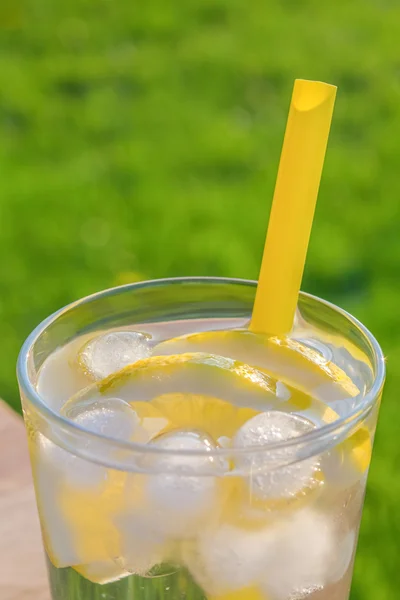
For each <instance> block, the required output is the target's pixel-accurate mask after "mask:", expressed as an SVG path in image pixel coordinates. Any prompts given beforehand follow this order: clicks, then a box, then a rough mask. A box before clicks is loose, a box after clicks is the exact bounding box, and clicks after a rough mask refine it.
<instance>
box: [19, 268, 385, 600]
mask: <svg viewBox="0 0 400 600" xmlns="http://www.w3.org/2000/svg"><path fill="white" fill-rule="evenodd" d="M255 289H256V282H252V281H245V280H235V279H220V278H180V279H169V280H157V281H149V282H143V283H138V284H132V285H126V286H122V287H118V288H114V289H110V290H106V291H103V292H99V293H98V294H94V295H93V296H90V297H87V298H84V299H82V300H79V301H77V302H75V303H73V304H71V305H69V306H67V307H66V308H63V309H61V310H60V311H58V312H56V313H55V314H53V315H52V316H50V317H49V318H48V319H46V320H45V321H44V322H43V323H41V324H40V325H39V326H38V327H37V328H36V329H35V330H34V331H33V333H32V334H31V335H30V336H29V338H28V339H27V340H26V342H25V344H24V346H23V348H22V350H21V353H20V356H19V360H18V380H19V385H20V390H21V398H22V407H23V412H24V419H25V424H26V428H27V433H28V439H29V448H30V454H31V462H32V470H33V476H34V482H35V490H36V496H37V504H38V510H39V515H40V520H41V526H42V532H43V541H44V545H45V548H46V553H47V557H48V569H49V580H50V587H51V592H52V598H53V600H133V599H135V600H178V599H179V600H186V599H187V600H197V599H198V600H200V599H202V598H206V599H208V600H211V599H213V600H214V599H221V600H222V599H223V600H300V599H304V598H308V599H309V600H346V599H347V598H348V594H349V589H350V583H351V575H352V568H353V559H354V552H355V547H356V542H357V535H358V528H359V523H360V518H361V512H362V504H363V499H364V492H365V485H366V479H367V472H368V466H369V459H370V453H371V448H372V442H373V437H374V432H375V427H376V421H377V415H378V409H379V404H380V398H381V393H382V388H383V383H384V377H385V366H384V359H383V356H382V352H381V349H380V347H379V345H378V343H377V341H376V340H375V338H374V337H373V336H372V335H371V333H370V332H369V331H368V330H367V329H366V328H365V327H364V326H363V325H362V324H361V323H359V322H358V321H357V320H356V319H355V318H353V317H352V316H350V315H349V314H348V313H346V312H345V311H343V310H342V309H340V308H338V307H336V306H334V305H332V304H330V303H328V302H325V301H324V300H321V299H318V298H315V297H313V296H310V295H307V294H304V293H302V294H301V295H300V298H299V304H298V311H297V315H296V320H295V325H294V329H293V332H292V334H291V336H290V338H291V339H292V340H295V343H296V344H297V346H299V344H300V345H301V348H302V350H301V353H302V356H306V358H307V356H308V355H310V356H312V357H314V358H313V361H314V363H315V362H316V363H317V364H318V368H319V369H321V370H322V371H323V370H324V369H325V368H326V365H330V366H329V368H330V369H332V365H333V368H334V369H336V370H337V372H338V373H340V374H341V375H340V376H338V377H339V379H338V381H339V380H340V381H342V380H343V381H350V382H351V383H350V386H352V388H351V389H352V390H354V389H356V391H357V393H354V391H353V392H352V393H350V392H349V393H346V389H345V388H346V386H345V385H344V384H343V385H344V388H343V389H342V388H340V385H341V384H340V381H339V384H338V386H337V387H336V388H334V389H337V390H339V389H341V393H340V394H339V393H338V397H336V396H335V395H333V396H332V388H329V390H328V388H325V387H324V386H320V387H319V388H318V393H319V394H320V399H322V402H320V400H318V402H320V406H323V407H324V408H323V410H322V413H321V414H322V417H321V419H322V420H321V424H320V425H321V426H319V427H317V428H315V429H312V430H311V431H308V430H307V431H305V432H304V433H302V432H300V434H299V435H297V436H296V437H291V438H290V439H288V440H282V441H279V440H278V441H276V440H274V441H268V439H266V441H265V443H263V444H261V445H252V444H250V445H244V446H240V445H239V446H238V445H236V446H235V445H233V446H232V445H229V444H227V445H226V444H224V443H222V442H221V444H220V447H216V446H213V445H209V446H208V447H207V448H206V449H196V447H188V448H186V447H184V446H182V447H181V448H178V447H175V446H172V447H168V444H167V445H165V444H164V446H163V445H161V446H160V445H158V444H152V443H147V444H145V443H141V442H133V441H126V440H121V439H117V438H116V437H110V436H106V435H103V434H102V433H101V432H99V431H97V430H93V429H91V428H90V427H85V426H82V425H81V424H79V423H77V422H74V421H72V420H69V419H67V418H66V417H65V416H63V415H62V414H60V413H59V411H58V409H57V407H60V406H62V405H63V403H64V401H65V399H66V396H68V394H67V393H66V390H65V389H63V386H64V383H63V380H62V378H60V380H59V386H58V387H57V385H56V386H55V387H54V389H53V392H52V394H53V395H52V397H51V402H49V401H48V398H47V399H46V402H44V400H43V398H42V397H41V395H40V393H39V392H38V378H40V370H41V367H42V365H43V364H44V363H45V361H46V359H48V358H49V357H51V356H52V355H53V354H54V352H55V351H57V349H59V348H61V347H63V346H65V345H66V344H68V343H71V342H73V341H74V340H76V339H77V338H78V337H79V336H87V335H88V334H90V333H91V332H97V331H99V330H101V331H104V330H108V329H115V328H118V329H124V328H127V327H130V326H139V325H140V328H141V330H146V328H147V327H148V328H149V329H150V330H151V331H157V330H159V331H162V332H167V333H165V334H164V333H162V334H161V336H163V335H164V337H173V336H175V335H179V334H181V333H185V332H195V331H197V330H199V328H200V329H203V330H204V329H206V330H207V329H208V330H210V329H229V328H232V327H233V326H236V327H237V326H241V327H244V326H245V325H246V323H247V322H248V320H249V318H250V315H251V310H252V306H253V302H254V296H255ZM297 346H296V347H297ZM315 357H317V359H316V361H315ZM249 363H250V360H249ZM250 364H251V363H250ZM335 372H336V371H335ZM297 375H298V377H300V379H301V373H300V371H299V372H298V373H297ZM250 379H251V377H250ZM283 388H284V386H283ZM283 388H282V389H283ZM277 389H278V388H277ZM343 390H344V391H343ZM111 396H112V394H111ZM281 400H282V399H281ZM324 400H326V404H324ZM282 402H283V400H282ZM249 410H250V409H249ZM289 412H290V411H289ZM332 415H335V417H332ZM310 473H312V476H313V481H312V484H311V483H310V480H309V479H308V477H309V475H310ZM303 480H304V481H303ZM299 481H303V484H302V486H300V487H299V486H298V482H299ZM294 483H295V485H294V486H293V485H292V484H294ZM265 485H267V488H268V489H269V490H270V489H271V486H272V487H273V486H278V487H279V485H282V486H283V488H282V489H284V490H286V489H289V488H293V489H292V492H291V493H290V494H289V496H285V495H284V497H283V498H280V497H279V493H278V494H276V495H275V497H274V498H273V499H271V497H269V496H268V493H269V492H268V493H267V494H266V496H265V495H264V496H263V494H264V491H263V490H264V486H265ZM268 486H269V487H268ZM150 489H151V490H152V491H153V492H154V493H153V495H152V494H150V492H149V490H150ZM277 489H278V488H277ZM279 489H281V488H279ZM144 490H147V491H146V493H144ZM260 490H261V492H262V494H261V496H260V495H259V494H258V491H260ZM293 490H294V491H293ZM146 494H147V495H146ZM194 515H195V516H196V518H194Z"/></svg>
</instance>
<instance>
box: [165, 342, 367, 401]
mask: <svg viewBox="0 0 400 600" xmlns="http://www.w3.org/2000/svg"><path fill="white" fill-rule="evenodd" d="M199 351H200V352H212V353H215V354H219V355H221V356H229V357H231V358H234V359H236V360H239V361H243V362H246V363H247V364H250V365H253V366H254V367H255V368H256V369H258V370H260V369H262V370H264V369H265V370H267V371H268V373H270V374H272V376H273V377H274V378H275V379H277V380H280V381H285V382H286V383H288V384H289V385H293V386H295V388H299V389H300V388H301V389H303V390H306V391H307V392H308V393H311V394H312V395H313V396H315V397H318V398H320V399H321V400H326V399H327V398H328V399H329V398H332V400H338V399H341V398H347V397H349V396H351V397H354V396H357V394H359V392H360V390H359V389H358V388H357V386H356V385H354V383H353V382H352V380H351V379H350V377H349V376H348V375H347V374H346V373H345V372H344V371H343V370H342V369H340V368H339V367H338V366H337V365H335V364H334V363H333V362H332V361H330V360H327V359H326V358H325V357H324V356H323V355H322V354H321V353H320V352H318V351H317V350H315V349H313V348H311V347H309V346H307V345H305V344H303V343H301V342H300V341H298V340H295V339H291V338H278V337H268V336H266V335H262V334H256V333H252V332H251V331H247V330H226V331H225V330H221V331H206V332H202V333H195V334H189V335H184V336H181V337H177V338H173V339H170V340H167V341H164V342H161V343H160V344H158V345H157V346H156V347H155V348H154V353H157V354H159V355H165V354H171V353H178V352H199Z"/></svg>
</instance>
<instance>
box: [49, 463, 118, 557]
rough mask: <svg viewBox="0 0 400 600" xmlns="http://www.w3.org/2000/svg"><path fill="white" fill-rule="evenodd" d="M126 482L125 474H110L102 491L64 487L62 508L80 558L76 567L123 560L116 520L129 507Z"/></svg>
mask: <svg viewBox="0 0 400 600" xmlns="http://www.w3.org/2000/svg"><path fill="white" fill-rule="evenodd" d="M125 480H126V474H125V473H123V472H119V471H112V470H108V471H107V480H106V482H105V483H104V484H103V486H102V487H101V488H94V489H90V488H89V489H80V488H76V487H72V486H70V485H68V484H67V483H65V484H64V485H63V486H62V487H61V489H60V494H59V498H58V504H59V507H60V511H61V514H62V516H63V518H64V520H65V523H66V524H67V525H68V529H69V531H70V534H71V536H72V539H73V540H74V547H75V551H76V554H77V556H78V557H79V560H78V561H76V563H75V564H79V565H82V564H90V563H94V562H99V561H108V560H109V559H110V558H112V557H114V556H119V554H120V533H119V531H118V529H117V527H116V526H115V523H114V519H115V517H116V516H117V515H118V514H119V513H120V511H121V510H122V509H123V507H124V506H125V497H124V485H125Z"/></svg>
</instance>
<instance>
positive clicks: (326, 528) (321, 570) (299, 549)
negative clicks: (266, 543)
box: [262, 508, 336, 600]
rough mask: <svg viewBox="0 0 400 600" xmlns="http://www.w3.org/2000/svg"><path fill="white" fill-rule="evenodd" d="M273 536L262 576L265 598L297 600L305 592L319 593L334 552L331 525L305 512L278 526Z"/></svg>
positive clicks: (319, 517) (313, 512) (330, 522)
mask: <svg viewBox="0 0 400 600" xmlns="http://www.w3.org/2000/svg"><path fill="white" fill-rule="evenodd" d="M276 534H277V535H276V537H275V543H274V551H273V554H272V555H271V556H270V558H269V560H268V562H266V564H265V567H266V568H265V571H264V573H263V576H262V588H263V590H264V592H265V594H266V595H267V597H271V598H274V600H288V598H289V599H290V598H293V599H299V598H302V597H304V594H305V593H306V592H307V590H314V591H315V590H319V589H322V588H323V587H324V586H325V585H326V584H327V583H328V580H329V576H330V570H331V566H332V556H334V552H335V549H336V536H335V530H334V525H333V522H332V521H330V520H329V519H328V518H327V517H326V516H324V515H322V514H321V513H318V512H317V511H315V510H311V509H309V508H306V509H304V510H301V511H299V512H296V513H294V515H293V516H292V517H291V518H289V519H288V520H287V521H285V522H284V524H282V525H279V526H278V527H277V529H276ZM307 593H308V592H307Z"/></svg>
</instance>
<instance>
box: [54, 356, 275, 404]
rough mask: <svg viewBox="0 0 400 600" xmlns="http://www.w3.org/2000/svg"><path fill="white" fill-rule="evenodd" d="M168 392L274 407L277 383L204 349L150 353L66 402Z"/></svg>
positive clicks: (142, 397) (128, 398) (137, 397)
mask: <svg viewBox="0 0 400 600" xmlns="http://www.w3.org/2000/svg"><path fill="white" fill-rule="evenodd" d="M166 393H167V394H168V393H192V394H202V395H211V396H214V397H215V396H216V397H219V398H221V399H224V400H227V401H229V402H231V403H237V404H244V405H249V403H251V404H253V405H254V406H257V405H259V406H262V407H263V410H266V409H267V408H268V407H273V406H276V397H275V394H276V382H275V380H274V379H272V378H271V377H270V376H269V375H267V374H266V373H261V372H260V371H258V370H257V369H254V368H252V367H249V366H248V365H246V364H244V363H241V362H239V361H236V360H232V359H230V358H225V357H222V356H217V355H214V354H207V353H204V352H195V353H186V354H179V355H172V356H152V357H150V358H147V359H144V360H140V361H138V362H136V363H134V364H132V365H128V366H127V367H125V368H123V369H121V370H120V371H118V372H117V373H114V374H112V375H110V376H109V377H106V378H105V379H103V380H101V381H99V382H96V383H94V384H92V385H91V386H89V387H87V388H85V389H84V390H82V391H81V392H78V394H76V395H75V396H73V397H72V398H71V399H70V400H69V401H68V402H67V404H66V405H65V407H64V409H63V410H64V411H65V410H66V409H67V407H68V405H69V403H79V402H85V401H87V400H90V401H91V402H92V401H95V400H99V399H100V398H103V399H104V398H114V397H118V398H119V399H122V400H125V401H127V402H130V403H131V402H134V401H137V400H141V401H148V400H152V399H153V398H155V397H157V396H160V395H163V394H166Z"/></svg>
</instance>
